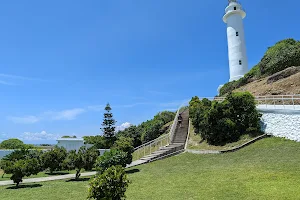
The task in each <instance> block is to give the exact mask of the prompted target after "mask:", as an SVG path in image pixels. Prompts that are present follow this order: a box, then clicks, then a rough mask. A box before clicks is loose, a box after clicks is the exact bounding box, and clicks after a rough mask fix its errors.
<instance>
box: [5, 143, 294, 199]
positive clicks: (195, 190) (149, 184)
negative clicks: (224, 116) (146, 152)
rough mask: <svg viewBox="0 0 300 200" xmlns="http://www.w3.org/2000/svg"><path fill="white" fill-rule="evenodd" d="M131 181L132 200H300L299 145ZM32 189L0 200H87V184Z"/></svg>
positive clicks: (195, 161) (144, 168) (269, 147)
mask: <svg viewBox="0 0 300 200" xmlns="http://www.w3.org/2000/svg"><path fill="white" fill-rule="evenodd" d="M129 179H130V180H131V181H132V183H131V184H130V185H129V188H128V191H127V193H126V194H127V199H129V200H131V199H132V200H143V199H145V200H146V199H147V200H154V199H155V200H156V199H157V200H160V199H163V200H165V199H167V200H168V199H170V200H185V199H188V200H193V199H204V200H207V199H221V200H224V199H225V200H226V199H228V200H232V199H239V200H240V199H249V200H250V199H251V200H252V199H253V200H257V199H261V200H266V199H267V200H268V199H270V200H282V199H299V197H300V189H299V186H300V143H297V142H293V141H288V140H284V139H281V138H265V139H263V140H260V141H257V142H256V143H254V144H251V145H250V146H247V147H245V148H243V149H241V150H239V151H237V152H233V153H226V154H213V155H196V154H190V153H183V154H180V155H177V156H174V157H170V158H167V159H164V160H160V161H156V162H153V163H150V164H146V165H141V166H138V167H135V168H131V169H130V173H129ZM29 186H30V185H29ZM29 186H28V187H27V188H21V189H17V190H16V189H7V188H8V186H5V187H0V199H5V200H15V199H24V200H27V199H28V200H29V199H44V200H48V199H56V200H58V199H72V200H79V199H86V196H87V187H88V181H82V182H66V181H53V182H43V183H40V184H37V185H33V186H34V187H33V188H30V187H29Z"/></svg>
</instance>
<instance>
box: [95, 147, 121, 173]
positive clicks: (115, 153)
mask: <svg viewBox="0 0 300 200" xmlns="http://www.w3.org/2000/svg"><path fill="white" fill-rule="evenodd" d="M126 159H127V153H126V152H123V151H119V150H116V149H111V150H110V151H106V152H104V154H103V155H102V156H99V157H98V158H97V161H96V164H95V167H96V170H97V172H98V173H103V172H104V171H105V170H106V169H108V168H110V167H111V166H116V165H121V166H122V167H126Z"/></svg>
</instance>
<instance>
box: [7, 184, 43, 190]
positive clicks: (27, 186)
mask: <svg viewBox="0 0 300 200" xmlns="http://www.w3.org/2000/svg"><path fill="white" fill-rule="evenodd" d="M42 186H43V185H41V184H30V185H19V187H17V186H10V187H8V188H6V189H13V190H15V189H24V188H37V187H42Z"/></svg>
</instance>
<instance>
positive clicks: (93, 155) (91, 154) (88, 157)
mask: <svg viewBox="0 0 300 200" xmlns="http://www.w3.org/2000/svg"><path fill="white" fill-rule="evenodd" d="M98 156H100V152H99V151H98V149H96V148H95V147H91V148H88V149H86V148H84V154H83V163H84V166H83V168H84V169H85V170H92V169H93V167H94V165H95V163H96V160H97V158H98Z"/></svg>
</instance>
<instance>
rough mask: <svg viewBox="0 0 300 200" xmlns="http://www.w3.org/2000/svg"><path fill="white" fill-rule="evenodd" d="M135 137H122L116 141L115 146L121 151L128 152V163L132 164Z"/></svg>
mask: <svg viewBox="0 0 300 200" xmlns="http://www.w3.org/2000/svg"><path fill="white" fill-rule="evenodd" d="M132 143H133V139H132V138H129V137H123V136H122V137H120V138H118V140H117V141H116V142H115V144H114V146H113V148H114V149H117V150H119V151H123V152H126V153H127V157H126V161H125V162H126V164H130V163H131V162H132V153H133V151H134V148H133V146H132Z"/></svg>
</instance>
